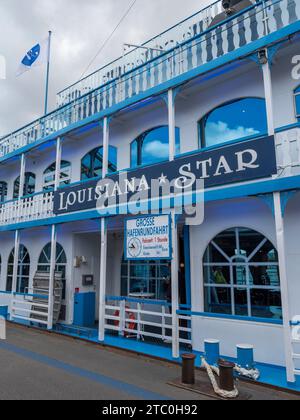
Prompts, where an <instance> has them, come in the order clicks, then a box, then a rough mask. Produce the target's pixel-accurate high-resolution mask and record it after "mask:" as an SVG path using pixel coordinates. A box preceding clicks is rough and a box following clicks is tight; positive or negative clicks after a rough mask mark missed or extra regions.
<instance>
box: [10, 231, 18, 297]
mask: <svg viewBox="0 0 300 420" xmlns="http://www.w3.org/2000/svg"><path fill="white" fill-rule="evenodd" d="M19 255H20V231H19V230H16V232H15V248H14V267H13V278H12V289H11V291H12V293H16V291H17V280H18V266H19Z"/></svg>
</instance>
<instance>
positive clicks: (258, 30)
mask: <svg viewBox="0 0 300 420" xmlns="http://www.w3.org/2000/svg"><path fill="white" fill-rule="evenodd" d="M299 19H300V2H299V1H298V0H297V1H296V0H264V1H261V2H258V3H255V5H253V7H252V8H250V9H246V10H245V11H243V12H241V13H239V14H237V15H235V16H233V17H232V18H230V20H229V21H227V22H224V23H222V24H220V25H219V26H217V27H212V28H210V29H209V30H208V31H206V32H204V33H203V34H200V35H198V36H196V37H193V38H192V39H190V40H187V41H186V42H185V43H182V44H180V45H178V46H175V47H174V48H173V49H171V50H169V51H167V52H163V53H162V54H160V55H159V56H158V57H157V58H156V59H154V60H152V61H149V62H147V63H145V64H143V65H141V66H140V67H138V68H136V69H135V70H133V71H130V72H127V73H125V74H124V75H122V76H120V77H118V78H117V79H114V80H112V81H111V82H109V83H107V84H106V85H104V86H101V87H99V88H97V89H95V90H93V91H91V92H90V93H87V94H85V95H84V96H81V97H80V98H79V99H74V100H73V101H72V102H70V103H68V104H67V105H65V106H63V107H61V108H58V109H57V110H55V111H53V112H52V113H50V114H48V115H46V116H45V117H43V118H41V119H39V120H36V121H34V122H33V123H31V124H29V125H28V126H26V127H24V128H22V129H20V130H18V131H16V132H14V133H12V134H10V135H8V136H6V137H4V138H2V140H1V141H0V158H3V157H5V156H6V155H8V154H10V153H12V152H15V151H17V150H19V149H21V148H22V147H24V146H28V145H31V144H34V143H36V142H37V141H38V140H42V139H43V138H45V137H47V136H49V135H51V136H55V133H57V132H59V131H60V130H63V129H66V128H69V127H71V126H72V125H73V124H76V123H78V122H81V121H83V120H86V119H87V118H91V117H96V116H97V114H99V113H103V112H108V111H109V110H110V109H111V108H112V107H114V106H116V105H117V104H122V103H124V102H125V101H126V103H128V102H127V101H129V100H130V101H131V102H132V103H133V102H134V101H135V98H136V97H137V95H140V94H141V93H146V92H147V91H149V90H150V89H152V88H154V87H157V86H160V85H162V84H163V83H165V82H166V81H171V80H172V79H174V78H177V77H179V76H182V75H184V74H186V73H187V72H189V71H191V70H193V69H196V68H198V67H201V66H202V65H204V64H207V63H209V62H212V61H214V60H216V59H217V58H219V57H223V56H225V55H226V54H228V53H231V52H233V51H235V50H238V49H239V48H240V47H243V46H245V45H247V44H249V43H251V42H253V41H257V40H259V39H261V38H264V37H265V36H266V35H269V34H272V33H275V32H277V31H278V30H279V29H281V28H282V27H284V26H285V27H288V26H289V25H291V24H293V23H295V22H296V21H298V20H299ZM70 129H71V128H70Z"/></svg>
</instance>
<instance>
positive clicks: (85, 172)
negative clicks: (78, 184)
mask: <svg viewBox="0 0 300 420" xmlns="http://www.w3.org/2000/svg"><path fill="white" fill-rule="evenodd" d="M102 163H103V147H97V148H96V149H94V150H91V151H90V152H89V153H87V154H86V155H85V156H84V157H83V158H82V160H81V180H82V181H83V180H85V179H90V178H97V177H101V176H102V168H103V164H102ZM116 171H117V149H116V148H115V147H113V146H110V147H109V155H108V173H113V172H116Z"/></svg>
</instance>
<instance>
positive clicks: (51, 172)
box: [43, 160, 71, 191]
mask: <svg viewBox="0 0 300 420" xmlns="http://www.w3.org/2000/svg"><path fill="white" fill-rule="evenodd" d="M60 167H61V169H60V184H59V185H60V186H64V185H68V184H70V182H71V163H70V162H67V161H66V160H62V161H61V165H60ZM55 171H56V162H54V163H52V165H50V166H49V167H48V168H47V169H46V170H45V172H44V188H43V189H44V191H48V190H51V189H53V188H54V186H55Z"/></svg>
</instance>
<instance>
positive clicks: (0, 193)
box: [0, 181, 7, 203]
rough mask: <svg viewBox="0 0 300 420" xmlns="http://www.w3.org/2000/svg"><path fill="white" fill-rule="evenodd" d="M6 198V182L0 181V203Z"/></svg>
mask: <svg viewBox="0 0 300 420" xmlns="http://www.w3.org/2000/svg"><path fill="white" fill-rule="evenodd" d="M6 199H7V182H4V181H2V182H0V203H4V201H6Z"/></svg>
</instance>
